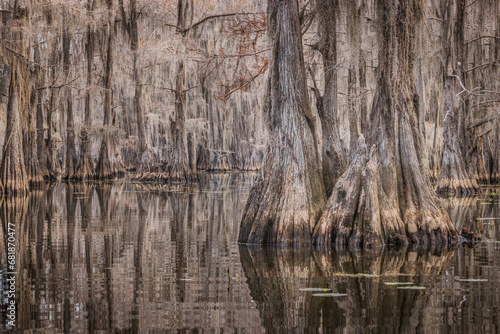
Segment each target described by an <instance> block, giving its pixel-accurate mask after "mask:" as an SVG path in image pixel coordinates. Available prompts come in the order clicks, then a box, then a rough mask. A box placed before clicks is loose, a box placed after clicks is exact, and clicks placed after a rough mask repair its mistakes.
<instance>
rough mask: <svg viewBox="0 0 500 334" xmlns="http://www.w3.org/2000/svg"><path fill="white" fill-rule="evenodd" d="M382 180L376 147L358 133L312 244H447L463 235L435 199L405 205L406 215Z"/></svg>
mask: <svg viewBox="0 0 500 334" xmlns="http://www.w3.org/2000/svg"><path fill="white" fill-rule="evenodd" d="M381 182H382V181H381V179H380V177H379V172H378V159H377V155H376V150H375V147H373V148H372V149H371V152H370V155H368V150H367V146H366V144H365V140H364V137H363V136H360V138H359V141H358V148H357V152H356V155H355V157H354V159H353V161H352V163H351V165H350V166H349V168H348V170H347V171H346V172H345V173H344V174H343V175H342V177H341V178H340V179H339V181H338V182H337V183H336V185H335V187H334V190H333V194H332V196H331V197H330V199H329V201H328V204H327V207H326V209H325V211H324V212H323V215H322V216H321V219H320V220H319V222H318V224H317V225H316V228H315V230H314V234H313V242H314V244H316V245H319V246H326V247H332V246H335V247H336V248H343V247H346V246H347V245H349V246H350V247H354V248H358V247H362V248H373V247H378V246H382V245H385V244H390V245H408V244H418V245H423V246H426V245H446V244H455V243H456V242H457V241H458V240H459V236H458V233H457V232H456V230H455V229H454V228H453V225H452V224H451V221H450V219H449V217H448V216H447V215H446V214H445V213H444V212H443V211H442V210H441V209H440V208H439V207H435V206H434V205H432V204H431V203H426V202H424V203H421V207H418V208H417V207H414V210H411V211H410V210H406V214H405V215H404V217H403V219H402V218H401V216H400V211H399V208H397V207H395V206H394V205H393V204H392V201H390V200H389V198H388V197H387V196H386V194H385V193H384V191H383V189H382V187H383V186H382V185H381ZM443 222H444V223H443Z"/></svg>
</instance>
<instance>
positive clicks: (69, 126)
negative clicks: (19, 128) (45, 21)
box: [62, 8, 78, 179]
mask: <svg viewBox="0 0 500 334" xmlns="http://www.w3.org/2000/svg"><path fill="white" fill-rule="evenodd" d="M68 15H69V13H68V10H67V9H66V8H65V9H64V10H63V20H62V21H63V38H62V39H63V40H62V47H63V73H64V76H65V77H66V81H67V82H68V81H70V69H71V58H70V57H71V53H70V48H71V41H70V34H69V31H68V29H69V22H68ZM64 89H65V91H66V175H65V178H67V179H73V178H75V173H76V168H77V167H78V157H77V155H76V144H75V120H74V117H73V92H72V88H71V87H70V86H66V87H65V88H64Z"/></svg>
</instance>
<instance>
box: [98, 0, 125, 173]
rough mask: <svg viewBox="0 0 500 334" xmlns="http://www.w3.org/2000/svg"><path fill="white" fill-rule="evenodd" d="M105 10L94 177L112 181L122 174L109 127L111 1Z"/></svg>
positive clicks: (111, 59)
mask: <svg viewBox="0 0 500 334" xmlns="http://www.w3.org/2000/svg"><path fill="white" fill-rule="evenodd" d="M106 6H107V10H108V12H109V21H108V25H107V30H106V31H107V36H106V37H107V38H106V39H107V46H106V63H105V66H104V67H105V73H104V119H103V125H104V127H108V129H106V130H105V133H104V135H103V138H102V141H101V149H100V152H99V160H98V162H97V170H96V177H97V178H99V179H112V178H114V177H115V176H117V175H121V174H123V172H124V168H123V165H122V164H121V159H120V158H118V157H119V153H117V152H116V149H115V147H114V145H113V140H114V138H112V132H111V131H110V129H109V127H110V126H111V125H112V122H111V118H112V117H111V116H112V115H111V113H112V101H113V89H112V82H113V55H114V52H115V51H114V46H113V45H114V41H115V36H114V30H115V15H114V11H113V0H107V2H106Z"/></svg>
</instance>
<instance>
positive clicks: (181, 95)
mask: <svg viewBox="0 0 500 334" xmlns="http://www.w3.org/2000/svg"><path fill="white" fill-rule="evenodd" d="M178 66H179V67H178V70H177V78H176V82H175V103H174V106H175V110H174V112H175V116H174V119H172V120H171V121H170V130H171V131H172V139H173V141H174V142H173V151H172V156H171V158H170V160H169V162H168V164H167V177H168V179H169V180H175V181H187V182H190V181H192V179H193V174H192V172H191V168H190V167H189V159H188V147H187V135H186V91H185V88H184V87H185V76H186V74H185V71H184V62H183V60H180V61H179V65H178Z"/></svg>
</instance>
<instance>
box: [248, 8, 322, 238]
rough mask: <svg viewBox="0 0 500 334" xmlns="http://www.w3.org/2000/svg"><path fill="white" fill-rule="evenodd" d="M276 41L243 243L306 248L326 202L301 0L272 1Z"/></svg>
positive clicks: (270, 16)
mask: <svg viewBox="0 0 500 334" xmlns="http://www.w3.org/2000/svg"><path fill="white" fill-rule="evenodd" d="M267 12H268V31H269V36H270V40H271V66H270V73H269V75H270V87H269V96H268V97H267V98H268V103H267V105H266V113H267V114H268V122H269V124H268V126H269V131H270V134H271V139H270V141H269V144H268V147H267V151H266V156H265V158H264V161H263V164H262V170H261V174H260V177H259V180H258V181H257V184H256V186H254V188H253V189H252V191H251V193H250V196H249V199H248V202H247V206H246V208H245V212H244V215H243V219H242V222H241V226H240V233H239V239H238V241H239V242H240V243H246V244H277V245H293V246H299V245H307V244H310V243H311V232H312V229H313V227H314V225H315V223H316V220H317V218H318V217H319V214H320V213H321V210H322V209H323V206H324V203H325V190H324V186H323V182H322V177H321V168H320V166H319V162H318V161H319V157H318V155H317V153H316V152H317V151H316V143H315V139H314V128H313V124H314V123H313V120H312V117H311V111H310V107H309V101H308V95H307V87H306V76H305V67H304V58H303V51H302V40H301V31H300V22H299V7H298V2H297V1H294V0H292V1H280V0H269V1H268V9H267Z"/></svg>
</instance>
